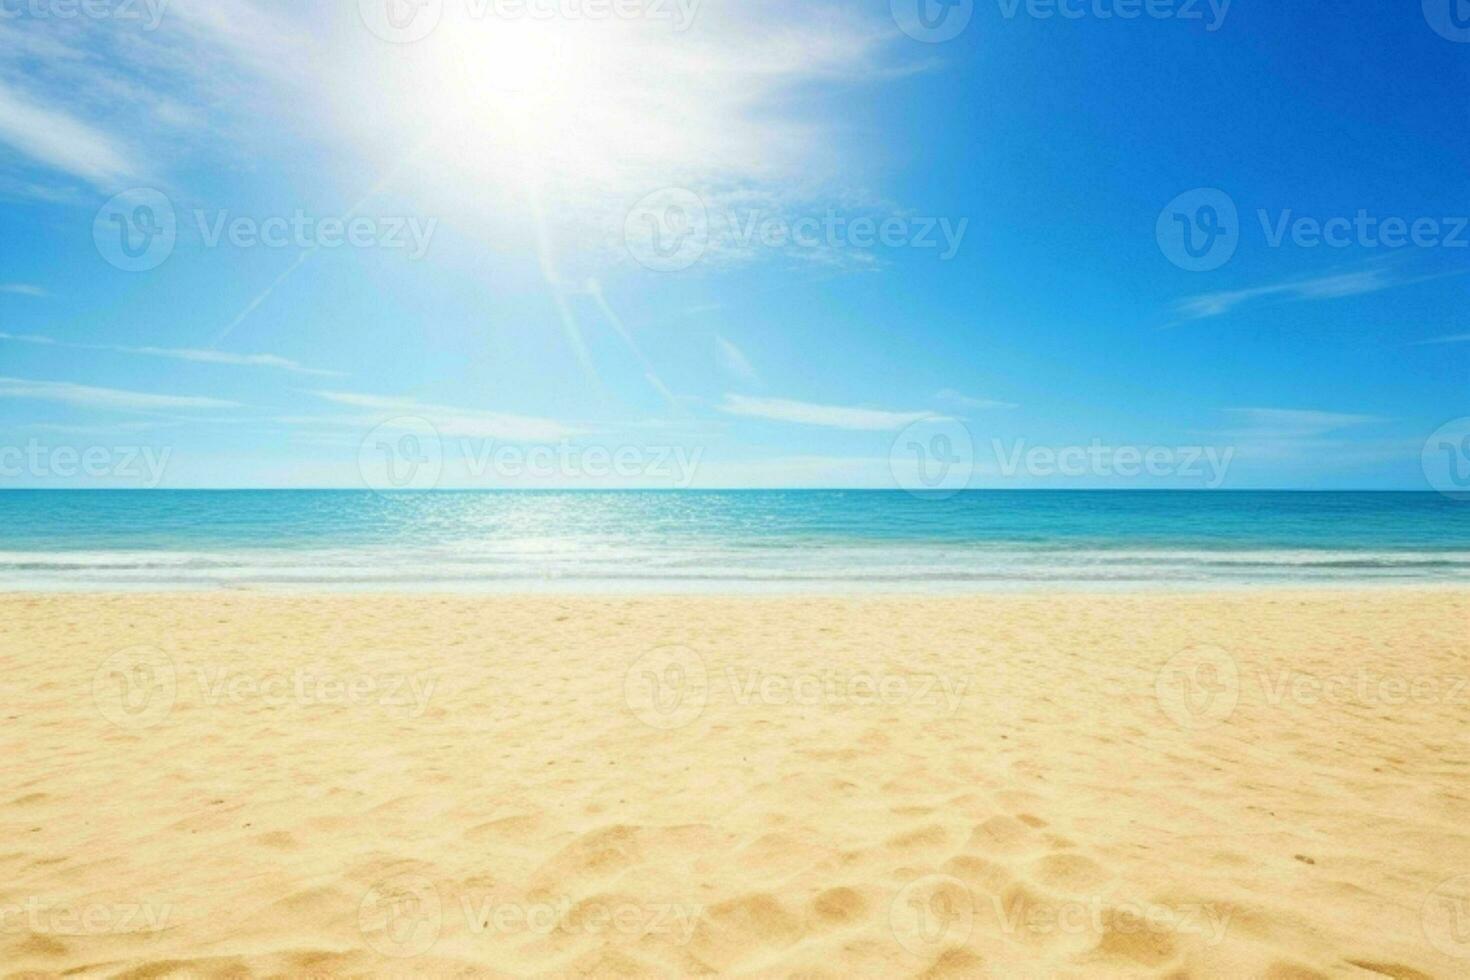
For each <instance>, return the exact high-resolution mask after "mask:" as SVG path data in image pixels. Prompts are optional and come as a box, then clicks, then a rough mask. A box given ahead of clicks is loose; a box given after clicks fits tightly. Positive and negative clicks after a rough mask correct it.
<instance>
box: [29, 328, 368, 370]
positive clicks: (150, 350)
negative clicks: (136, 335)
mask: <svg viewBox="0 0 1470 980" xmlns="http://www.w3.org/2000/svg"><path fill="white" fill-rule="evenodd" d="M0 340H8V341H12V342H14V343H21V344H34V345H37V346H40V347H65V348H68V349H70V350H94V351H108V352H112V353H117V354H136V355H139V356H141V357H162V358H167V359H169V360H175V361H192V362H195V363H198V364H229V365H234V366H237V367H263V368H275V369H276V370H279V371H290V372H292V373H293V374H311V375H317V376H320V377H341V376H342V372H340V371H324V370H321V369H319V368H310V367H306V366H305V365H302V364H298V363H297V362H296V361H293V360H290V359H289V358H285V357H278V356H276V355H275V354H233V353H230V352H228V351H218V350H198V349H194V348H189V347H128V346H124V345H121V344H84V343H79V342H76V341H70V340H57V339H55V338H54V337H44V336H39V335H36V334H11V333H5V332H3V331H0Z"/></svg>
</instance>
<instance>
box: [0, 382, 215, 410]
mask: <svg viewBox="0 0 1470 980" xmlns="http://www.w3.org/2000/svg"><path fill="white" fill-rule="evenodd" d="M0 398H13V399H24V400H31V401H46V402H61V403H63V404H67V405H76V406H79V407H82V408H97V409H103V410H106V411H114V412H155V411H170V410H174V409H193V408H238V407H240V405H239V403H238V402H231V401H223V400H221V399H218V398H197V397H193V396H185V395H155V394H150V393H147V392H141V391H124V390H122V389H119V388H94V387H91V386H89V385H78V384H71V383H70V382H66V381H29V380H26V379H23V378H0Z"/></svg>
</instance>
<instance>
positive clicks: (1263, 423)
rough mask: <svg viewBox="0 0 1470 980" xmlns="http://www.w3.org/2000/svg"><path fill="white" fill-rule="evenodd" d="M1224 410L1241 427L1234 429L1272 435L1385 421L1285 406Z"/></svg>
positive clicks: (1286, 435)
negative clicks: (1239, 423)
mask: <svg viewBox="0 0 1470 980" xmlns="http://www.w3.org/2000/svg"><path fill="white" fill-rule="evenodd" d="M1225 412H1226V414H1228V415H1230V416H1232V417H1233V418H1235V419H1238V420H1239V421H1240V422H1241V427H1240V428H1238V429H1235V430H1233V431H1234V432H1237V433H1249V434H1252V435H1256V436H1272V437H1275V438H1303V437H1308V436H1319V435H1324V434H1326V433H1329V432H1336V431H1338V430H1340V429H1349V428H1353V427H1354V426H1359V425H1368V424H1369V423H1373V422H1382V421H1385V420H1384V419H1381V418H1379V417H1378V416H1376V415H1356V414H1351V413H1346V412H1319V411H1311V410H1300V409H1288V408H1227V409H1225Z"/></svg>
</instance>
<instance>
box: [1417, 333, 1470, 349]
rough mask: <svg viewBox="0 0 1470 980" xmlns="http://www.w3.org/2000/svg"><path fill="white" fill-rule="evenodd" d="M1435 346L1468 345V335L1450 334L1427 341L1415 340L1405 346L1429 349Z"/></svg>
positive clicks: (1469, 335)
mask: <svg viewBox="0 0 1470 980" xmlns="http://www.w3.org/2000/svg"><path fill="white" fill-rule="evenodd" d="M1436 344H1470V333H1452V334H1447V335H1446V336H1443V337H1430V338H1429V339H1428V340H1416V341H1414V342H1413V343H1411V344H1408V345H1406V346H1409V347H1430V346H1433V345H1436Z"/></svg>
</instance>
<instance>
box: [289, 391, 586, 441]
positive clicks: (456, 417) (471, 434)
mask: <svg viewBox="0 0 1470 980" xmlns="http://www.w3.org/2000/svg"><path fill="white" fill-rule="evenodd" d="M312 394H314V395H316V396H317V397H319V398H325V399H326V400H327V401H330V402H334V403H336V404H338V405H347V406H349V407H351V408H361V409H366V410H368V411H370V412H373V413H375V415H374V416H373V418H371V419H347V420H343V419H335V420H333V419H316V420H307V419H296V420H294V421H296V422H306V421H316V422H322V423H326V424H339V425H340V424H346V425H353V426H360V425H364V424H369V425H375V424H378V423H380V422H382V421H384V416H394V417H413V418H422V419H424V420H426V421H428V422H429V423H430V424H431V425H433V426H434V428H435V429H436V430H438V433H439V435H440V436H446V437H450V438H462V439H499V440H503V441H505V442H526V443H533V442H534V443H547V442H559V441H561V440H563V439H568V438H570V437H572V436H575V435H580V434H581V432H582V430H579V429H576V428H574V427H571V426H568V425H566V424H564V423H561V422H557V421H555V420H553V419H545V418H534V417H531V416H525V415H509V414H505V413H503V412H485V411H480V410H478V409H469V408H455V407H452V406H448V405H434V404H430V403H425V402H421V401H418V400H417V399H414V398H403V397H393V396H387V397H385V396H380V395H359V394H354V393H352V392H344V391H315V392H312Z"/></svg>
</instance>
